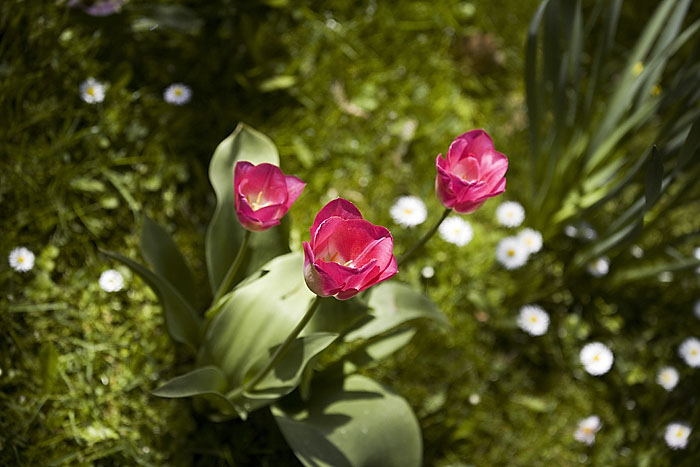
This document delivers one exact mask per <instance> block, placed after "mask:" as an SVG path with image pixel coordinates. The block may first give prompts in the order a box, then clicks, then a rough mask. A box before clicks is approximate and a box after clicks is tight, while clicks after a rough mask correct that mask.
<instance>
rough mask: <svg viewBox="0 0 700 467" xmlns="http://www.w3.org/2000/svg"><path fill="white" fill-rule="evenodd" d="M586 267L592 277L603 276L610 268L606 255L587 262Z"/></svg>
mask: <svg viewBox="0 0 700 467" xmlns="http://www.w3.org/2000/svg"><path fill="white" fill-rule="evenodd" d="M586 269H587V270H588V273H589V274H590V275H591V276H593V277H603V276H604V275H606V274H607V273H608V271H609V270H610V260H609V259H608V258H607V257H605V256H602V257H600V258H598V259H594V260H593V261H591V262H590V263H588V265H587V266H586Z"/></svg>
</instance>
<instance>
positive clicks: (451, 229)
mask: <svg viewBox="0 0 700 467" xmlns="http://www.w3.org/2000/svg"><path fill="white" fill-rule="evenodd" d="M438 231H439V232H440V236H441V237H442V239H443V240H445V241H446V242H449V243H454V244H455V245H457V246H464V245H466V244H467V243H469V242H471V241H472V238H474V230H473V229H472V226H471V224H469V222H467V221H465V220H464V219H462V218H461V217H457V216H450V217H448V218H447V219H445V220H444V221H442V224H440V228H439V230H438Z"/></svg>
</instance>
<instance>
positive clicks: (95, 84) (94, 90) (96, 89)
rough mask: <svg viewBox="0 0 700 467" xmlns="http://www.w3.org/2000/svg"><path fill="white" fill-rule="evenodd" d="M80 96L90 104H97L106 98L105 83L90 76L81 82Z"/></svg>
mask: <svg viewBox="0 0 700 467" xmlns="http://www.w3.org/2000/svg"><path fill="white" fill-rule="evenodd" d="M80 98H81V99H82V100H84V101H85V102H87V103H88V104H97V103H98V102H102V101H103V100H105V85H104V84H102V83H100V82H99V81H97V80H96V79H95V78H92V77H90V78H88V79H86V80H85V81H83V82H82V83H80Z"/></svg>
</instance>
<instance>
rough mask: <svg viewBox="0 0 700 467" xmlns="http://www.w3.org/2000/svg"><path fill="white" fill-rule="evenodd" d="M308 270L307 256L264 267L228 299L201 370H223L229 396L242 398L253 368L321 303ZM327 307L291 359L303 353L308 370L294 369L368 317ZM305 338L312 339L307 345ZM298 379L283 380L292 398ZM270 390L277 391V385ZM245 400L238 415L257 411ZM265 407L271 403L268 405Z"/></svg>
mask: <svg viewBox="0 0 700 467" xmlns="http://www.w3.org/2000/svg"><path fill="white" fill-rule="evenodd" d="M303 264H304V259H303V254H302V253H300V252H295V253H289V254H287V255H283V256H280V257H277V258H275V259H273V260H272V261H270V262H269V263H267V264H265V265H264V266H263V268H262V271H261V272H260V273H258V274H257V275H256V276H254V277H256V278H255V279H253V280H246V281H245V282H243V283H241V284H239V286H238V287H237V288H236V289H234V290H233V291H232V292H231V293H230V294H229V295H228V296H227V297H224V300H225V303H223V305H222V306H221V309H220V310H219V312H218V313H217V314H216V315H215V316H214V318H213V319H212V321H211V324H210V325H209V327H208V330H207V333H206V337H205V339H204V342H203V344H202V348H201V351H200V355H199V364H200V365H209V364H213V365H216V366H218V367H219V368H221V369H222V371H223V373H224V374H225V375H226V379H227V387H228V389H229V393H228V394H229V396H232V395H233V394H234V393H236V392H238V393H240V392H241V388H242V387H243V385H244V383H245V382H246V381H248V380H250V379H251V378H252V375H251V373H250V369H251V367H253V366H254V365H260V364H261V363H260V362H263V361H266V360H267V359H268V358H269V356H270V355H271V352H272V351H274V349H275V348H276V347H277V346H279V345H280V344H281V343H282V342H283V341H284V340H285V339H286V337H287V336H288V335H289V333H290V332H291V331H292V329H294V327H295V326H296V325H297V323H298V322H299V321H300V320H301V318H302V317H303V315H304V314H305V312H306V310H307V309H308V306H309V305H310V303H311V302H312V301H313V300H314V298H315V297H316V295H314V294H313V293H312V292H311V291H310V290H309V289H308V287H307V286H306V283H305V281H304V276H303ZM325 302H330V303H323V302H322V303H321V306H320V307H319V309H318V310H317V311H316V314H315V315H314V317H313V318H312V319H311V321H310V322H309V324H308V325H307V326H306V327H305V328H304V330H303V331H302V332H301V337H302V339H301V340H298V342H297V343H296V344H297V345H301V347H298V349H297V351H296V353H292V354H291V355H290V356H289V358H296V356H298V355H299V353H301V355H302V357H303V358H302V359H301V361H302V363H303V364H302V365H301V366H300V367H299V368H295V369H299V370H303V367H304V366H305V365H306V364H307V363H308V361H309V360H310V359H311V358H312V357H313V356H315V355H316V354H318V352H320V351H321V350H323V348H325V347H327V345H329V344H330V342H331V341H332V340H333V339H335V336H337V335H338V334H339V333H340V332H342V331H343V329H345V328H346V327H348V326H350V325H351V324H352V323H353V322H355V321H356V320H357V319H358V316H359V317H361V316H364V315H365V313H364V309H363V308H362V307H359V308H358V307H357V306H351V305H350V302H348V304H340V303H338V304H336V303H335V302H336V300H334V299H326V300H325ZM343 310H347V311H350V313H348V316H342V315H341V312H342V311H343ZM329 333H332V334H329ZM331 335H332V336H333V337H331ZM304 336H309V337H311V336H313V338H311V339H309V340H306V339H303V337H304ZM289 361H290V362H291V361H292V360H289ZM280 371H282V369H280ZM282 372H284V371H282ZM298 376H300V374H299V375H296V374H294V375H293V378H292V377H289V378H281V379H282V381H283V383H284V384H283V386H280V387H283V388H284V390H285V391H286V392H289V391H288V390H289V386H290V385H291V386H292V389H293V387H294V385H296V384H298ZM278 379H280V378H278ZM271 381H272V380H271ZM268 382H270V381H268ZM266 384H267V383H266ZM268 386H269V387H271V388H272V387H274V384H273V383H270V384H269V385H268ZM248 396H251V394H248ZM248 399H250V397H248ZM268 399H269V398H268ZM241 400H243V401H244V402H240V401H239V402H238V403H237V406H238V407H239V410H241V411H249V410H252V408H256V406H255V405H252V404H249V403H248V401H246V398H245V397H243V398H242V399H241ZM234 402H236V401H234ZM262 402H263V404H262V405H264V404H265V403H267V402H266V401H265V400H263V401H262ZM258 406H259V405H258Z"/></svg>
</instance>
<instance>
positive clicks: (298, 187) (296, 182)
mask: <svg viewBox="0 0 700 467" xmlns="http://www.w3.org/2000/svg"><path fill="white" fill-rule="evenodd" d="M285 182H286V184H287V202H286V203H285V207H286V208H287V210H289V208H290V207H291V206H292V204H293V203H294V201H296V200H297V198H298V197H299V195H301V192H302V191H303V190H304V187H305V186H306V183H304V182H303V181H301V180H300V179H298V178H297V177H295V176H293V175H286V176H285Z"/></svg>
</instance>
